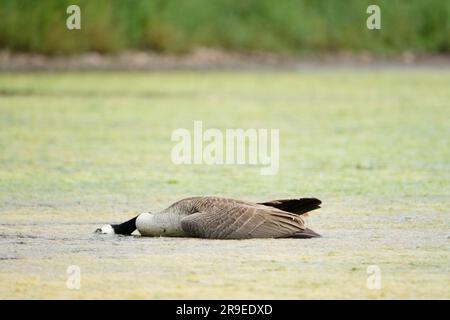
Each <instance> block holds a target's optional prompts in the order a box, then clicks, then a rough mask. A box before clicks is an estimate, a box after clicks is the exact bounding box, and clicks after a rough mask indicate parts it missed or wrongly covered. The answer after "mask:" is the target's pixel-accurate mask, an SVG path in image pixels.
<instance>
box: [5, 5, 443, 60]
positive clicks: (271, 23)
mask: <svg viewBox="0 0 450 320" xmlns="http://www.w3.org/2000/svg"><path fill="white" fill-rule="evenodd" d="M70 4H77V5H79V6H80V8H81V20H82V29H81V30H76V31H74V30H67V29H66V18H67V17H68V15H67V14H66V8H67V6H68V5H70ZM369 4H377V5H379V6H380V7H381V17H382V28H381V30H368V29H367V28H366V19H367V17H368V14H367V13H366V9H367V6H368V5H369ZM449 21H450V1H448V0H347V1H329V0H294V1H287V0H281V1H273V0H244V1H241V0H214V1H209V0H183V1H175V0H129V1H123V0H98V1H92V0H39V1H28V0H0V48H7V49H9V50H12V51H28V52H38V53H44V54H72V53H79V52H84V51H98V52H117V51H120V50H123V49H130V48H131V49H152V50H155V51H160V52H171V53H183V52H188V51H190V50H192V49H193V48H195V47H200V46H203V47H217V48H223V49H227V50H237V51H248V52H251V51H268V52H277V53H289V54H292V53H316V52H335V51H354V52H358V51H370V52H374V53H382V54H390V53H397V52H401V51H405V50H408V51H413V52H430V53H440V52H448V51H449V48H450V45H449V44H450V23H449Z"/></svg>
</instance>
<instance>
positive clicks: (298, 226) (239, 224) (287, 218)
mask: <svg viewBox="0 0 450 320" xmlns="http://www.w3.org/2000/svg"><path fill="white" fill-rule="evenodd" d="M225 203H226V204H228V205H223V206H220V204H219V203H218V202H215V203H214V205H207V206H205V207H206V208H205V209H206V210H204V211H200V212H197V213H194V214H191V215H189V216H187V217H185V218H183V219H182V220H181V226H182V228H183V230H184V231H185V232H187V233H188V234H190V235H192V236H194V237H201V238H211V239H248V238H283V237H290V236H293V235H294V234H296V233H297V232H302V231H303V230H304V229H305V226H304V222H303V220H302V218H301V217H299V216H296V215H294V214H290V213H287V212H286V213H285V212H283V211H280V210H277V209H275V208H267V207H263V206H260V205H255V206H251V205H247V204H243V203H237V202H234V203H233V204H232V205H230V202H225Z"/></svg>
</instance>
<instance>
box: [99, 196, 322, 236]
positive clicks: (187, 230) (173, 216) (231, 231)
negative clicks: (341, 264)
mask: <svg viewBox="0 0 450 320" xmlns="http://www.w3.org/2000/svg"><path fill="white" fill-rule="evenodd" d="M320 204H321V201H320V200H318V199H315V198H302V199H286V200H274V201H269V202H263V203H252V202H247V201H240V200H234V199H226V198H219V197H193V198H186V199H183V200H180V201H178V202H175V203H174V204H172V205H171V206H170V207H168V208H167V209H164V210H162V211H160V212H158V213H150V212H145V213H142V214H140V215H138V216H137V217H135V218H133V219H131V220H129V221H126V222H124V223H121V224H112V225H106V226H104V227H102V228H99V229H97V230H96V232H98V233H116V234H125V235H130V234H131V233H132V232H134V231H135V230H136V229H137V230H138V231H139V233H140V234H141V235H143V236H168V237H197V238H208V239H249V238H313V237H320V235H319V234H317V233H315V232H314V231H312V230H311V229H308V228H306V227H305V223H304V219H303V218H304V217H305V214H306V213H307V212H309V211H311V210H314V209H318V208H320Z"/></svg>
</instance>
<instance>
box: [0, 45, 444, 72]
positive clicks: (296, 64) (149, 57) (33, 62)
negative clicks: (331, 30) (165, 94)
mask: <svg viewBox="0 0 450 320" xmlns="http://www.w3.org/2000/svg"><path fill="white" fill-rule="evenodd" d="M349 67H351V68H363V69H364V68H370V69H373V68H375V69H376V68H411V67H414V68H415V67H419V68H433V69H445V70H450V54H443V55H416V54H412V53H403V54H401V55H397V56H391V57H388V56H376V55H372V54H369V53H362V54H351V53H337V54H326V55H303V56H298V57H296V56H287V55H274V54H270V53H236V52H226V51H223V50H218V49H198V50H195V51H193V52H192V53H189V54H184V55H170V54H160V53H155V52H149V51H126V52H123V53H120V54H108V55H102V54H99V53H95V52H91V53H83V54H80V55H74V56H62V55H57V56H46V55H40V54H30V53H13V52H9V51H6V50H3V51H0V72H1V71H3V72H5V71H6V72H16V71H18V72H21V71H87V70H90V71H93V70H98V71H109V70H110V71H121V70H123V71H127V70H129V71H140V70H142V71H152V70H154V71H159V70H161V71H164V70H218V69H219V70H221V69H224V70H297V69H299V70H301V69H306V70H308V69H313V70H314V69H320V68H349Z"/></svg>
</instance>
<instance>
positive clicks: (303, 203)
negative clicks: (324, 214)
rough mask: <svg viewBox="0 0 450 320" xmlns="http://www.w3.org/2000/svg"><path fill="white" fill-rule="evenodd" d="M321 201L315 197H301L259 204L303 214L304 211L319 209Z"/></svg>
mask: <svg viewBox="0 0 450 320" xmlns="http://www.w3.org/2000/svg"><path fill="white" fill-rule="evenodd" d="M321 203H322V201H320V200H319V199H316V198H301V199H283V200H273V201H268V202H264V203H260V204H262V205H265V206H270V207H275V208H277V209H280V210H283V211H287V212H291V213H295V214H304V213H306V212H309V211H312V210H315V209H319V208H320V204H321Z"/></svg>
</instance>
